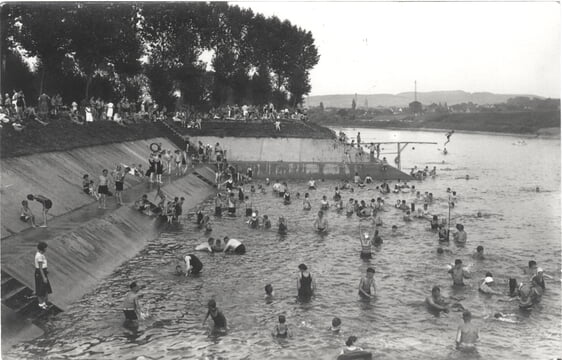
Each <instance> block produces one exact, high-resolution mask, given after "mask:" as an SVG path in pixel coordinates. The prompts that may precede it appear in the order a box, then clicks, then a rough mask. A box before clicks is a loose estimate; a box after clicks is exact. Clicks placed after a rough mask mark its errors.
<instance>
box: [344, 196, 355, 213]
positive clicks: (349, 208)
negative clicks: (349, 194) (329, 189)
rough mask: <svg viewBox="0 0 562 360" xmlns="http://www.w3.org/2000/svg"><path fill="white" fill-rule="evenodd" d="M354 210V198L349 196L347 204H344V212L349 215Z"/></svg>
mask: <svg viewBox="0 0 562 360" xmlns="http://www.w3.org/2000/svg"><path fill="white" fill-rule="evenodd" d="M354 212H355V206H354V200H353V199H352V198H350V199H349V201H348V202H347V204H346V205H345V214H346V215H347V217H351V216H352V215H353V213H354Z"/></svg>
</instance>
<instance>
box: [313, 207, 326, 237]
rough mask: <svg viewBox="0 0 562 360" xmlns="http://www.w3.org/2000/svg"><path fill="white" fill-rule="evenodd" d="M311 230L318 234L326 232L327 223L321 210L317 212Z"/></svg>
mask: <svg viewBox="0 0 562 360" xmlns="http://www.w3.org/2000/svg"><path fill="white" fill-rule="evenodd" d="M313 228H314V231H317V232H319V233H327V232H328V221H327V220H326V218H324V212H323V211H322V210H320V211H318V217H317V218H316V220H314V225H313Z"/></svg>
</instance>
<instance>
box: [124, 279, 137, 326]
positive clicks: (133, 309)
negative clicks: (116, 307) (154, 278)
mask: <svg viewBox="0 0 562 360" xmlns="http://www.w3.org/2000/svg"><path fill="white" fill-rule="evenodd" d="M129 288H130V291H129V292H128V293H127V295H126V296H125V300H124V301H123V313H124V314H125V324H124V325H125V327H131V328H137V327H138V326H139V323H138V320H139V317H138V316H137V314H138V315H140V314H141V306H140V302H139V297H140V295H139V290H140V287H139V286H138V285H137V283H136V282H133V283H131V285H129Z"/></svg>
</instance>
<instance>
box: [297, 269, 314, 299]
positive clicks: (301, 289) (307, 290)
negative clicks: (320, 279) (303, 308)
mask: <svg viewBox="0 0 562 360" xmlns="http://www.w3.org/2000/svg"><path fill="white" fill-rule="evenodd" d="M299 271H300V276H299V277H297V294H298V297H299V299H300V300H301V301H308V300H310V298H312V295H314V291H315V290H316V280H315V279H314V278H313V277H312V274H310V272H309V271H308V267H307V266H306V265H305V264H300V265H299Z"/></svg>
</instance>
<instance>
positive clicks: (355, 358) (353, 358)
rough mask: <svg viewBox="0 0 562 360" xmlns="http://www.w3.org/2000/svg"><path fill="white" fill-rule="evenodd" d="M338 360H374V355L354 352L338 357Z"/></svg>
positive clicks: (365, 352) (366, 352)
mask: <svg viewBox="0 0 562 360" xmlns="http://www.w3.org/2000/svg"><path fill="white" fill-rule="evenodd" d="M337 360H373V354H371V353H370V352H368V351H354V352H352V353H348V354H342V355H340V356H338V357H337Z"/></svg>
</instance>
